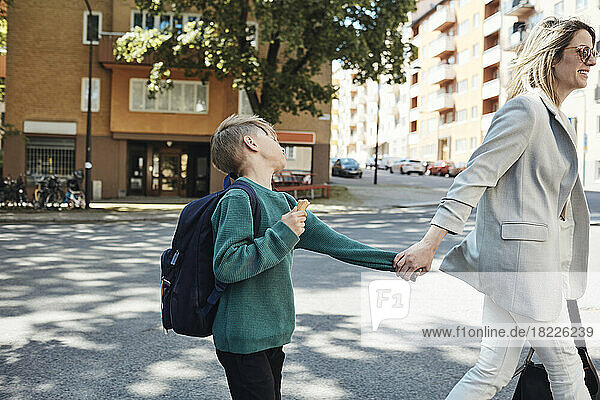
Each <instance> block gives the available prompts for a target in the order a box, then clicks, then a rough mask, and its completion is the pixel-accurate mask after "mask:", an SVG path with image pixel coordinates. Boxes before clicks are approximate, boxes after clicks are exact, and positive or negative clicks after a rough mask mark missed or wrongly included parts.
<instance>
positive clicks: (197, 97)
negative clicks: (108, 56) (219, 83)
mask: <svg viewBox="0 0 600 400" xmlns="http://www.w3.org/2000/svg"><path fill="white" fill-rule="evenodd" d="M129 111H145V112H169V113H182V114H208V84H205V83H202V82H198V81H173V88H171V89H169V90H164V91H163V92H162V93H157V94H156V98H154V99H149V98H148V89H147V87H146V80H145V79H139V78H132V79H130V80H129Z"/></svg>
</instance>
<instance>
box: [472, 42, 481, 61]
mask: <svg viewBox="0 0 600 400" xmlns="http://www.w3.org/2000/svg"><path fill="white" fill-rule="evenodd" d="M477 57H481V50H480V49H479V43H475V44H474V45H473V58H477Z"/></svg>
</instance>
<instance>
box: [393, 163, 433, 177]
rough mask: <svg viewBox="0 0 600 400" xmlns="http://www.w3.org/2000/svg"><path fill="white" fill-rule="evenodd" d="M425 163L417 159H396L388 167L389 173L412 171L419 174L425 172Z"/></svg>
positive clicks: (407, 172) (409, 172) (410, 172)
mask: <svg viewBox="0 0 600 400" xmlns="http://www.w3.org/2000/svg"><path fill="white" fill-rule="evenodd" d="M426 166H427V163H424V162H423V161H419V160H409V159H403V160H399V161H396V162H395V163H393V164H392V166H391V167H390V173H391V174H393V173H394V172H399V173H401V174H412V173H413V172H414V173H416V174H419V175H423V174H424V173H425V169H426Z"/></svg>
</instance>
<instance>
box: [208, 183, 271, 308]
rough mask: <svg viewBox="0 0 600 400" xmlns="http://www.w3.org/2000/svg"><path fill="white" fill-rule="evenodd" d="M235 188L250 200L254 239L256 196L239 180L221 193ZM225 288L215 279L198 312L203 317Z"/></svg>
mask: <svg viewBox="0 0 600 400" xmlns="http://www.w3.org/2000/svg"><path fill="white" fill-rule="evenodd" d="M227 179H229V175H228V176H227V178H226V180H227ZM236 188H237V189H242V190H243V191H245V192H246V193H247V194H248V197H249V198H250V207H251V209H252V223H253V226H254V237H257V236H258V233H259V230H260V221H261V211H260V204H259V203H258V196H256V192H255V191H254V189H253V188H252V186H250V185H248V184H247V183H246V182H244V181H240V180H236V181H235V182H233V183H232V184H231V185H229V186H227V187H226V188H225V190H224V191H223V192H224V193H225V192H227V191H229V190H230V189H236ZM225 288H227V284H226V283H223V282H220V281H218V280H216V279H215V288H214V289H213V291H212V292H211V293H210V295H209V296H208V298H207V299H206V304H205V305H204V307H202V308H201V309H200V312H201V313H202V315H203V316H204V317H206V316H207V315H208V313H209V312H210V311H211V310H212V308H213V307H214V306H216V304H217V302H218V301H219V299H220V298H221V295H222V294H223V292H224V291H225Z"/></svg>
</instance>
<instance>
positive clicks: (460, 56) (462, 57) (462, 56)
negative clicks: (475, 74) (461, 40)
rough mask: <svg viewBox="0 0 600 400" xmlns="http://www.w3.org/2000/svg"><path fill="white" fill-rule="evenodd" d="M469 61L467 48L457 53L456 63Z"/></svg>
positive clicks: (460, 63)
mask: <svg viewBox="0 0 600 400" xmlns="http://www.w3.org/2000/svg"><path fill="white" fill-rule="evenodd" d="M468 61H469V50H463V51H461V52H460V53H458V58H457V64H458V65H463V64H466V63H467V62H468Z"/></svg>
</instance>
